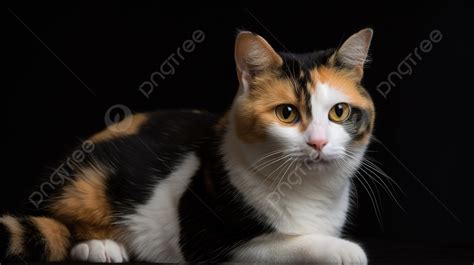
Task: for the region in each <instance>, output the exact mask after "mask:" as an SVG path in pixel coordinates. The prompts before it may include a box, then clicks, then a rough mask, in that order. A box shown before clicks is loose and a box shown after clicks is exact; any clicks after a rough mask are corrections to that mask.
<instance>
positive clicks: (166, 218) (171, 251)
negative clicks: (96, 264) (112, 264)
mask: <svg viewBox="0 0 474 265" xmlns="http://www.w3.org/2000/svg"><path fill="white" fill-rule="evenodd" d="M199 164H200V163H199V159H198V158H197V157H196V155H195V154H194V153H190V154H188V155H187V156H185V157H184V158H183V161H182V162H181V163H180V164H179V165H178V166H177V167H176V168H175V170H174V171H173V173H171V175H170V176H168V177H167V178H166V179H164V180H163V181H161V182H160V183H159V184H158V185H157V186H156V187H155V190H154V192H153V196H152V198H151V199H150V200H149V201H148V202H147V203H145V204H144V205H142V206H139V207H138V208H137V210H136V214H133V215H129V216H126V219H127V221H126V222H124V224H125V225H126V226H127V227H128V230H129V231H128V236H127V238H128V240H127V241H128V248H129V249H130V251H131V253H133V254H134V255H135V256H136V257H137V258H138V259H139V260H141V261H149V262H184V257H183V255H182V254H181V250H180V247H179V235H180V227H179V215H178V204H179V200H180V198H181V196H182V195H183V193H184V192H185V190H186V188H187V186H188V185H189V182H190V179H191V177H192V176H193V175H194V174H195V172H196V171H197V170H198V168H199Z"/></svg>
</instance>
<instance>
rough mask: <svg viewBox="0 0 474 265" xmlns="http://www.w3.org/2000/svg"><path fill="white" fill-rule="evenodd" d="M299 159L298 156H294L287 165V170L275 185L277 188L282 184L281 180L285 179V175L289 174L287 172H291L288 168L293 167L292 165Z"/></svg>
mask: <svg viewBox="0 0 474 265" xmlns="http://www.w3.org/2000/svg"><path fill="white" fill-rule="evenodd" d="M297 160H298V158H293V160H291V162H290V164H289V165H288V166H287V167H286V170H285V172H284V173H283V175H282V177H281V178H280V179H279V180H278V183H277V185H276V186H275V190H276V188H277V187H278V186H279V185H280V183H281V181H282V180H284V179H285V177H286V176H287V173H288V174H291V173H290V172H289V171H288V170H290V169H291V167H292V166H293V165H294V163H295V162H297ZM278 175H280V174H278ZM275 190H273V191H275Z"/></svg>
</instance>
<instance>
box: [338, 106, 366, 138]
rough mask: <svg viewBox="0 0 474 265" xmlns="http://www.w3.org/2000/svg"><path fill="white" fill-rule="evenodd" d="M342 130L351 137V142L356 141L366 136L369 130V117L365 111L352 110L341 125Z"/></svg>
mask: <svg viewBox="0 0 474 265" xmlns="http://www.w3.org/2000/svg"><path fill="white" fill-rule="evenodd" d="M343 126H344V129H345V130H346V131H347V132H348V133H349V134H350V135H351V136H352V140H354V141H357V140H360V139H362V138H363V137H364V135H366V134H367V132H368V131H367V130H369V129H370V116H369V113H368V112H367V111H366V110H363V109H359V108H354V107H353V108H352V111H351V116H350V117H349V119H348V120H347V121H345V122H344V124H343Z"/></svg>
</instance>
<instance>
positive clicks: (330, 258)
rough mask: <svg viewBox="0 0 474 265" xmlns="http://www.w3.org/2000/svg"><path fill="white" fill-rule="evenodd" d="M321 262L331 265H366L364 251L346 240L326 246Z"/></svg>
mask: <svg viewBox="0 0 474 265" xmlns="http://www.w3.org/2000/svg"><path fill="white" fill-rule="evenodd" d="M327 247H328V248H327V249H326V251H325V253H324V255H323V257H322V261H323V262H324V263H332V264H344V265H345V264H367V262H368V261H367V256H366V254H365V252H364V250H363V249H362V248H361V247H360V246H359V245H357V244H355V243H352V242H350V241H347V240H342V239H341V240H338V241H336V242H332V244H329V245H328V246H327Z"/></svg>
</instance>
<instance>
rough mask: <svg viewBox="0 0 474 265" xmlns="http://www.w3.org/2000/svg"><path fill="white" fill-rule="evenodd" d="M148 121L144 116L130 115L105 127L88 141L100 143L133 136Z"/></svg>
mask: <svg viewBox="0 0 474 265" xmlns="http://www.w3.org/2000/svg"><path fill="white" fill-rule="evenodd" d="M147 120H148V117H147V115H146V114H143V113H141V114H135V115H130V116H128V117H127V118H125V119H124V120H123V121H121V122H118V123H114V124H112V125H110V126H109V127H107V128H106V129H105V130H103V131H101V132H99V133H96V134H94V135H93V136H92V137H91V138H90V140H92V141H93V142H101V141H106V140H110V139H113V138H117V137H120V136H127V135H134V134H137V133H138V132H139V130H140V128H141V127H142V126H143V124H144V123H146V121H147Z"/></svg>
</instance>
